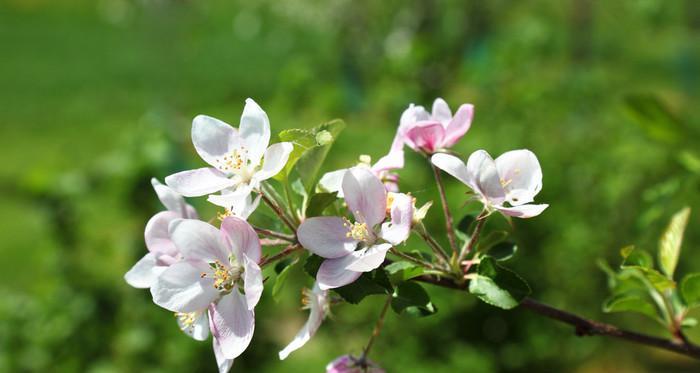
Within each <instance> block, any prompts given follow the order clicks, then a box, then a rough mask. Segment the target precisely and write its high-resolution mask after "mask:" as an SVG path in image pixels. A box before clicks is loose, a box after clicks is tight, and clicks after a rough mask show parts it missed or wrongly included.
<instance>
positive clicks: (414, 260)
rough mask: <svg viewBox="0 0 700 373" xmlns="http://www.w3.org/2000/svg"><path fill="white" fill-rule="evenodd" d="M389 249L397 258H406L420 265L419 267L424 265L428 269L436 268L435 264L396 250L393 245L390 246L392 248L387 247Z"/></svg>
mask: <svg viewBox="0 0 700 373" xmlns="http://www.w3.org/2000/svg"><path fill="white" fill-rule="evenodd" d="M389 250H390V251H389V252H390V253H392V254H394V255H396V256H398V257H399V258H402V259H406V260H408V261H409V262H412V263H415V264H418V265H419V266H421V267H425V268H428V269H433V270H437V268H435V266H434V265H433V264H432V263H428V262H426V261H425V260H422V259H418V258H415V257H412V256H410V255H408V254H405V253H402V252H401V251H399V250H397V249H396V248H395V247H392V248H391V249H389Z"/></svg>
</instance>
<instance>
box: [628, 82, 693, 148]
mask: <svg viewBox="0 0 700 373" xmlns="http://www.w3.org/2000/svg"><path fill="white" fill-rule="evenodd" d="M625 105H626V108H627V112H628V113H629V115H630V116H631V117H632V119H633V120H634V122H635V123H636V124H638V125H639V126H640V127H641V128H642V129H643V130H644V132H645V133H646V134H647V136H649V137H650V138H651V139H654V140H656V141H659V142H663V143H668V144H675V143H678V142H680V141H682V140H683V136H685V134H686V133H687V129H686V128H684V125H683V124H682V123H681V121H680V120H679V119H678V118H677V117H676V116H675V115H674V114H673V113H671V110H670V109H669V108H668V106H667V105H666V104H664V103H663V102H662V101H661V100H660V99H659V98H658V97H656V96H654V95H650V94H636V95H628V96H627V97H625Z"/></svg>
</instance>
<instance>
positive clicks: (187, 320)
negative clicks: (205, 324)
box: [175, 312, 199, 332]
mask: <svg viewBox="0 0 700 373" xmlns="http://www.w3.org/2000/svg"><path fill="white" fill-rule="evenodd" d="M198 316H199V314H198V313H197V312H175V317H177V321H178V322H179V323H180V325H182V329H184V330H188V331H190V332H191V331H192V329H194V323H195V321H197V317H198Z"/></svg>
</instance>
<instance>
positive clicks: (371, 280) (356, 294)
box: [333, 268, 394, 304]
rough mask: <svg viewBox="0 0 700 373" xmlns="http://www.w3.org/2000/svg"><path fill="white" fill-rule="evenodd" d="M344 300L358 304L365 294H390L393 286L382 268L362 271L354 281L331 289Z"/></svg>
mask: <svg viewBox="0 0 700 373" xmlns="http://www.w3.org/2000/svg"><path fill="white" fill-rule="evenodd" d="M333 291H335V292H336V293H337V294H338V295H340V296H341V297H342V298H343V299H344V300H345V301H346V302H348V303H351V304H358V303H360V301H362V300H363V299H364V298H365V297H366V296H368V295H373V294H391V293H393V292H394V288H393V287H392V286H391V283H390V282H389V278H388V277H387V276H386V272H384V270H383V269H381V268H380V269H376V270H374V271H372V272H367V273H363V274H362V276H360V277H359V278H358V279H357V280H355V282H353V283H351V284H348V285H345V286H343V287H339V288H337V289H333Z"/></svg>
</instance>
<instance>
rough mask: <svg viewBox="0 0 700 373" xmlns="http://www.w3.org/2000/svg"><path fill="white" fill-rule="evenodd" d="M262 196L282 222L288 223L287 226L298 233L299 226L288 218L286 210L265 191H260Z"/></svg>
mask: <svg viewBox="0 0 700 373" xmlns="http://www.w3.org/2000/svg"><path fill="white" fill-rule="evenodd" d="M260 196H261V197H262V200H263V202H265V203H266V204H267V205H268V206H270V208H271V209H272V211H273V212H274V213H275V214H276V215H277V216H279V218H280V219H281V220H282V222H283V223H284V224H286V225H287V227H288V228H289V229H291V231H292V232H294V233H296V231H297V228H296V227H295V226H294V224H293V223H292V222H291V221H289V219H288V218H287V216H286V215H285V214H284V211H282V209H280V208H279V206H277V204H275V202H274V201H272V200H271V199H270V197H268V196H267V195H266V194H265V193H264V192H263V191H260Z"/></svg>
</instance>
